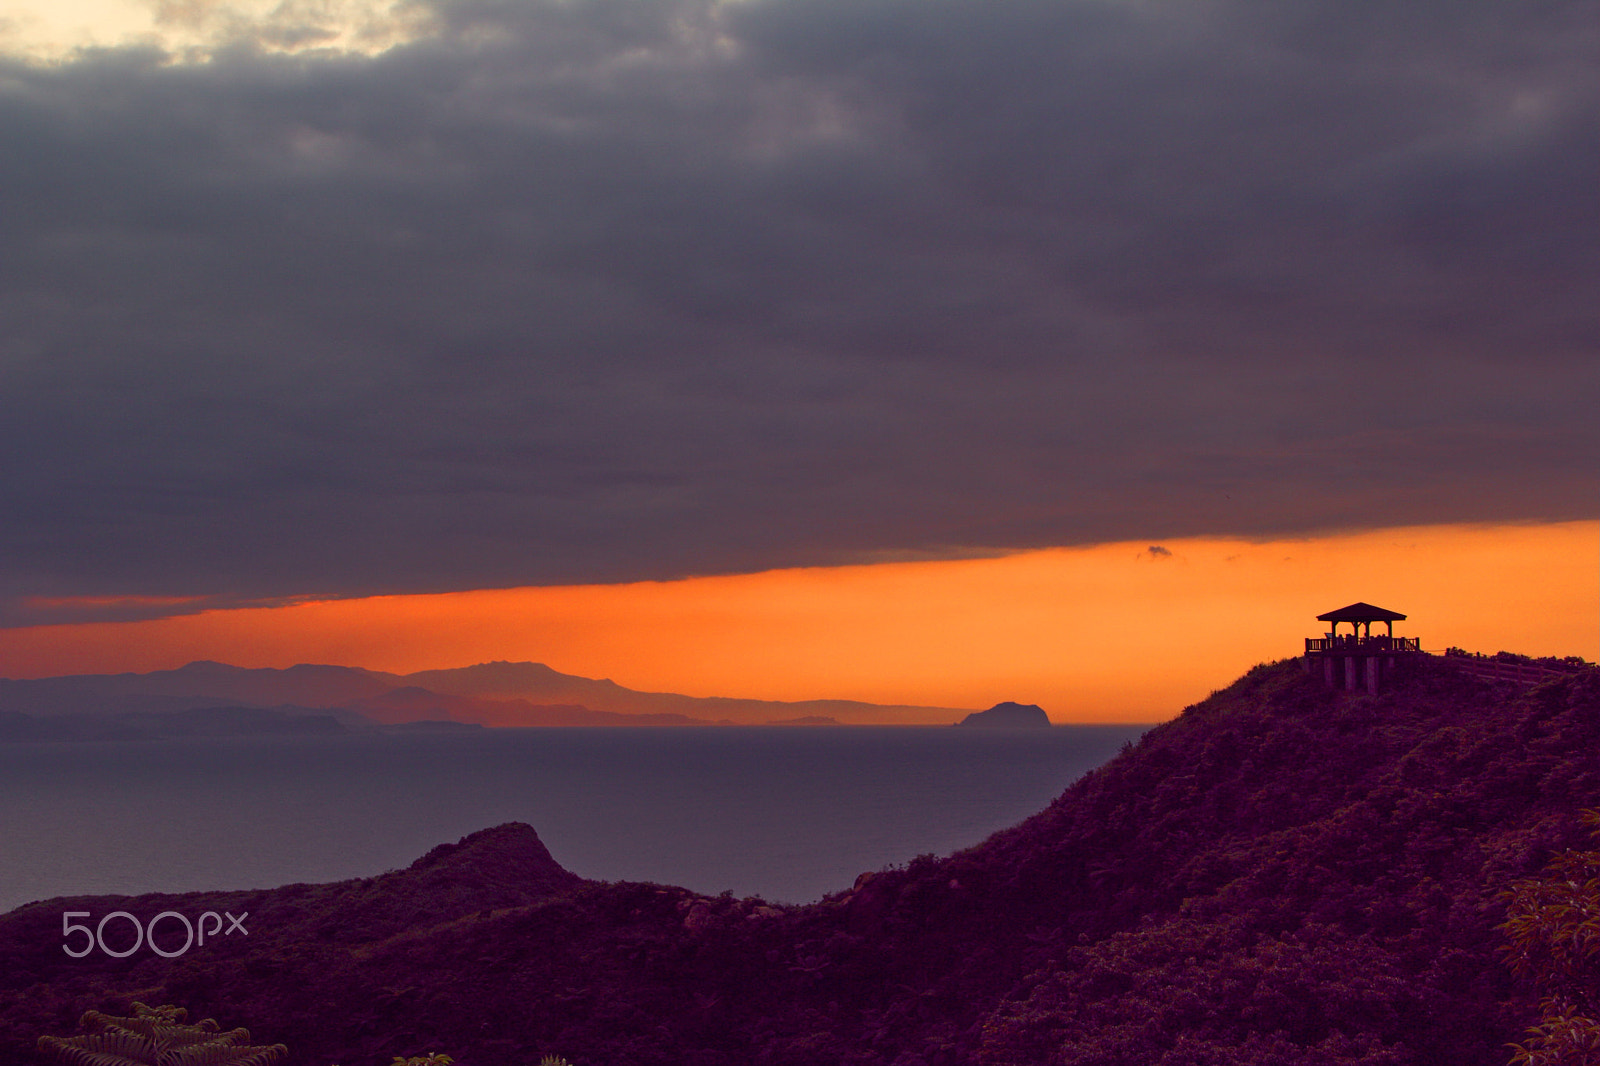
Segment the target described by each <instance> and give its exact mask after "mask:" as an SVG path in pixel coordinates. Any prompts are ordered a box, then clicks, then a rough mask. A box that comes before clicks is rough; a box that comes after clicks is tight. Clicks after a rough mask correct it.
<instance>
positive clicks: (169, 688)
mask: <svg viewBox="0 0 1600 1066" xmlns="http://www.w3.org/2000/svg"><path fill="white" fill-rule="evenodd" d="M222 709H227V711H228V717H227V718H226V721H229V722H234V723H236V724H237V726H238V728H236V729H233V730H232V732H239V731H240V730H243V731H245V732H291V731H305V730H307V729H315V730H316V731H326V730H327V729H328V728H329V727H330V726H331V727H332V728H333V729H334V730H335V731H337V730H338V729H339V728H340V727H342V728H345V729H350V728H363V727H367V728H370V727H372V726H374V725H383V726H395V725H401V724H408V723H417V722H429V721H433V722H456V723H463V724H469V725H483V726H621V725H629V726H638V725H652V726H656V725H719V724H720V725H768V724H787V723H796V722H805V723H822V722H826V721H830V720H831V722H833V723H836V724H840V725H946V724H949V723H952V722H955V721H957V720H958V719H960V718H961V717H962V716H964V715H965V714H966V713H967V712H966V711H965V710H959V709H955V708H949V707H920V706H910V705H882V704H875V703H861V702H857V701H854V700H801V701H797V702H783V701H778V700H749V699H732V698H726V697H700V696H682V695H677V694H675V693H670V692H637V691H634V690H633V689H629V688H624V687H623V686H621V685H619V684H617V683H616V682H614V681H610V680H599V681H596V680H594V679H592V678H587V677H577V676H575V675H572V674H563V673H560V672H558V671H556V670H552V669H551V668H550V667H548V666H545V665H543V664H542V663H508V662H493V663H481V664H479V665H477V666H467V667H462V668H460V669H455V670H424V671H422V672H420V673H415V674H389V673H382V672H379V671H374V670H363V669H360V668H357V667H350V666H316V665H301V666H291V667H289V668H288V669H286V670H273V669H246V668H243V667H238V666H229V665H227V664H226V663H215V662H194V663H190V664H189V665H187V666H184V667H180V668H179V669H177V670H158V671H156V672H154V673H148V674H86V675H79V676H72V677H50V678H41V679H37V680H28V681H16V680H0V740H5V739H14V740H15V739H71V737H64V736H61V735H59V734H61V732H62V730H63V729H67V728H68V725H69V723H68V722H65V721H55V722H54V724H51V723H50V721H49V720H53V719H68V720H70V723H71V726H70V729H69V730H68V731H69V732H71V733H73V735H80V734H90V735H96V738H97V739H109V738H108V737H105V736H99V735H98V733H103V732H104V728H103V727H104V726H105V723H106V721H107V720H108V719H110V718H116V719H118V720H119V721H120V722H121V723H122V724H123V726H124V727H125V731H126V730H132V731H133V735H173V734H174V733H185V732H215V727H214V726H213V725H212V724H210V723H209V721H208V720H207V719H206V718H205V716H203V715H202V716H200V717H198V718H197V717H195V715H196V714H197V713H198V712H205V711H211V710H216V711H218V712H219V713H220V712H221V710H222ZM247 710H253V711H255V712H258V713H256V714H253V715H252V714H245V713H243V712H245V711H247ZM307 715H316V716H319V717H320V718H322V719H323V720H324V721H323V723H321V724H319V725H317V726H315V727H312V726H309V725H307V724H305V723H302V722H296V721H294V719H299V718H303V717H305V716H307ZM152 716H154V717H152ZM330 716H331V718H332V719H334V721H332V722H328V721H326V719H328V718H329V717H330Z"/></svg>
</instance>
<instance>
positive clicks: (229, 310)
mask: <svg viewBox="0 0 1600 1066" xmlns="http://www.w3.org/2000/svg"><path fill="white" fill-rule="evenodd" d="M1597 16H1600V8H1597V5H1596V4H1595V3H1593V2H1586V3H1530V4H1504V3H1498V2H1496V3H1488V2H1481V3H1480V2H1471V0H1469V2H1460V0H1455V2H1451V3H1442V2H1439V3H1417V4H1407V5H1402V6H1400V7H1396V6H1395V5H1393V4H1386V3H1385V4H1380V3H1350V2H1348V0H1340V2H1338V3H1335V2H1333V0H1313V2H1311V3H1303V4H1290V5H1285V4H1278V3H1265V2H1247V0H1237V2H1227V0H1223V2H1209V3H1204V4H1201V3H1190V2H1184V0H1179V2H1174V3H1163V4H1145V3H1138V2H1133V0H1127V2H1120V0H1049V2H1043V0H1037V2H1036V0H1001V2H995V0H752V2H746V3H735V4H725V5H721V6H717V5H714V4H710V3H706V2H703V0H700V2H692V0H572V2H557V0H523V2H517V3H509V2H507V3H495V2H462V3H445V4H442V5H440V6H438V7H437V9H436V18H435V20H434V22H435V25H434V32H432V33H431V34H429V35H428V36H427V37H425V38H423V39H420V40H418V41H416V42H414V43H413V44H410V45H407V46H405V47H402V48H398V49H395V50H393V51H391V52H388V53H386V54H384V55H383V56H381V57H379V58H376V59H359V58H348V57H344V58H340V57H335V56H324V57H321V58H315V57H300V58H292V57H282V56H276V57H275V56H271V55H268V54H265V53H262V52H260V51H259V50H256V49H255V48H253V47H252V46H251V45H250V44H249V43H248V42H241V43H240V44H239V45H237V46H236V47H234V48H232V49H231V50H227V51H224V52H221V53H219V54H217V55H216V56H215V57H214V58H213V59H212V61H211V62H209V63H205V64H196V65H187V66H185V65H171V66H167V65H162V64H161V62H160V57H159V56H157V55H155V54H153V53H149V52H143V53H141V52H137V51H108V52H99V53H92V54H86V55H83V56H82V57H80V58H79V59H78V60H77V61H76V62H73V63H69V64H65V65H62V66H58V67H52V68H34V67H24V66H20V65H9V66H3V67H0V143H3V144H4V145H5V146H6V150H5V151H4V152H3V153H0V242H3V244H0V247H3V249H4V254H3V255H0V499H3V500H4V503H5V507H6V515H5V520H4V522H3V524H0V559H3V560H4V562H3V563H0V598H3V599H4V600H5V601H6V602H8V603H9V604H10V606H9V607H8V608H7V609H6V610H7V613H6V614H5V615H4V617H6V618H9V619H10V620H11V621H13V622H20V621H26V620H28V619H38V618H44V617H47V616H48V617H54V616H55V615H54V614H52V612H51V611H49V610H46V609H45V608H42V607H36V608H30V607H28V606H27V602H28V601H29V600H30V599H32V598H60V597H70V596H97V597H106V596H134V595H138V596H154V597H203V598H204V599H201V600H195V601H192V602H194V603H218V602H238V601H249V600H256V599H273V598H280V597H289V596H301V595H354V594H362V593H371V592H396V591H424V590H441V589H449V588H460V587H490V586H511V585H518V584H529V583H545V582H574V581H613V580H627V579H639V578H667V577H674V576H681V575H686V574H692V573H710V572H729V571H738V570H745V569H753V568H764V567H772V566H782V565H792V564H804V563H830V562H842V561H850V560H858V559H877V558H891V557H896V556H926V555H930V554H931V555H939V554H941V553H949V554H966V553H971V552H973V551H985V550H1005V549H1011V548H1020V547H1030V546H1042V545H1051V544H1081V543H1089V542H1095V541H1103V540H1108V539H1122V538H1134V537H1138V538H1156V537H1160V538H1166V537H1176V536H1182V535H1186V534H1203V533H1219V534H1222V533H1225V534H1242V535H1247V536H1267V535H1272V534H1279V533H1304V532H1310V531H1316V530H1329V529H1341V528H1345V529H1348V528H1368V527H1375V526H1383V525H1388V524H1396V523H1412V522H1432V521H1457V520H1472V521H1478V520H1500V519H1519V520H1521V519H1547V518H1548V519H1557V518H1574V517H1590V516H1592V514H1593V510H1594V506H1593V505H1594V500H1593V491H1592V490H1593V485H1594V470H1595V463H1596V460H1597V458H1600V456H1597V449H1596V430H1595V426H1596V420H1595V418H1594V411H1595V409H1596V406H1597V402H1600V359H1597V358H1596V352H1597V348H1600V328H1597V325H1596V316H1595V310H1594V309H1595V307H1597V306H1600V280H1597V279H1600V263H1597V251H1596V245H1595V243H1594V240H1593V235H1594V234H1595V233H1596V232H1600V198H1597V197H1596V196H1595V195H1594V175H1595V174H1596V173H1597V172H1600V142H1597V141H1596V139H1595V137H1594V136H1593V130H1594V129H1595V128H1596V125H1597V121H1600V89H1597V84H1600V75H1597V72H1596V70H1595V68H1594V64H1593V56H1594V55H1595V52H1596V47H1597V46H1600V17H1597ZM118 609H119V610H126V609H127V608H126V605H124V606H123V607H121V608H118ZM157 609H158V608H155V607H152V608H151V610H157ZM159 609H169V608H159ZM172 609H176V608H172Z"/></svg>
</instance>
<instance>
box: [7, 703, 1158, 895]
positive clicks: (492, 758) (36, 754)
mask: <svg viewBox="0 0 1600 1066" xmlns="http://www.w3.org/2000/svg"><path fill="white" fill-rule="evenodd" d="M1147 728H1149V727H1148V726H1133V725H1120V726H1056V727H1054V728H1051V729H1048V730H1042V729H1041V730H1020V731H1000V730H994V731H990V730H977V729H960V728H954V727H949V726H945V727H904V726H901V727H863V726H852V727H779V726H746V727H727V728H722V727H697V728H681V727H680V728H659V729H651V728H611V729H571V728H569V729H496V730H485V731H482V732H462V733H440V734H411V735H399V734H350V735H339V736H327V737H274V738H203V739H201V738H196V739H184V740H160V741H136V742H116V743H111V742H107V743H83V742H78V743H64V742H60V743H37V742H35V743H12V744H0V913H4V912H6V911H9V910H11V909H13V908H15V907H18V906H21V905H22V904H25V903H28V902H30V901H33V900H43V899H49V898H52V897H55V896H63V895H98V894H118V895H133V894H139V893H146V892H188V891H198V890H210V889H246V888H272V887H276V886H279V885H284V884H292V883H295V882H310V883H317V882H326V881H340V880H345V879H349V878H355V877H368V876H373V875H376V874H381V873H384V872H385V871H388V870H393V869H400V868H403V867H405V866H408V865H409V864H411V863H412V862H414V861H415V860H416V859H418V858H420V857H421V856H422V855H423V854H424V853H426V852H427V851H428V850H429V849H431V848H433V847H435V846H436V845H439V844H442V843H447V842H453V841H456V840H458V839H460V838H461V837H463V836H465V835H467V834H468V833H472V832H475V831H477V830H479V829H485V828H488V827H490V826H495V825H499V824H501V823H504V822H526V823H527V824H529V825H531V826H533V827H534V829H535V830H536V831H537V832H538V834H539V837H540V839H541V840H543V841H544V843H545V846H546V847H548V848H549V849H550V852H551V854H552V855H553V856H554V858H555V859H556V861H557V862H559V863H561V865H563V866H565V867H566V868H567V869H569V870H571V871H573V872H574V873H577V874H579V875H581V876H583V877H587V878H592V879H596V880H604V881H650V882H656V883H659V884H671V885H681V886H683V887H686V888H690V889H693V890H695V891H697V892H702V893H706V894H708V895H714V894H717V893H721V892H724V891H731V892H732V893H734V894H735V895H736V896H741V897H744V896H757V897H761V898H764V899H766V900H768V901H772V902H782V903H806V902H811V901H814V900H816V899H819V898H821V897H822V896H824V895H826V894H828V893H830V892H837V891H841V890H843V889H847V888H849V887H850V886H851V885H852V884H853V883H854V881H855V878H856V876H857V875H858V874H860V873H862V872H863V871H868V870H881V869H885V868H888V867H891V866H894V865H897V864H902V863H905V862H908V861H910V860H911V859H913V858H915V857H917V856H918V855H922V854H929V853H931V854H935V855H947V854H949V853H951V852H954V851H959V850H961V849H963V848H966V847H970V846H972V845H974V844H977V843H979V842H981V841H982V840H983V839H984V838H985V837H987V836H989V835H990V834H991V833H993V832H995V831H996V830H999V829H1003V828H1006V827H1008V826H1011V825H1014V824H1016V823H1017V822H1019V821H1021V820H1023V819H1024V818H1026V817H1028V816H1029V815H1031V814H1034V813H1036V812H1037V811H1039V810H1042V809H1043V808H1044V807H1045V806H1046V805H1048V804H1049V802H1050V801H1051V800H1052V799H1054V798H1055V797H1056V796H1057V795H1059V794H1060V793H1061V791H1062V790H1063V789H1065V788H1066V787H1067V786H1068V785H1070V784H1071V783H1072V782H1073V781H1075V780H1076V779H1077V778H1079V777H1080V776H1082V775H1083V774H1084V773H1086V772H1087V771H1089V770H1091V769H1093V768H1094V767H1096V766H1099V765H1100V764H1102V763H1104V762H1106V761H1108V760H1109V759H1111V758H1112V757H1113V756H1115V755H1116V754H1117V752H1118V750H1119V749H1120V748H1121V747H1122V746H1123V745H1124V744H1127V743H1129V742H1131V741H1136V740H1137V739H1138V737H1139V736H1140V735H1141V734H1142V733H1143V732H1144V731H1145V730H1146V729H1147Z"/></svg>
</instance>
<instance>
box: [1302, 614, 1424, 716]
mask: <svg viewBox="0 0 1600 1066" xmlns="http://www.w3.org/2000/svg"><path fill="white" fill-rule="evenodd" d="M1405 617H1406V616H1405V615H1403V614H1401V613H1400V612H1399V611H1391V610H1388V609H1387V608H1384V607H1374V606H1373V605H1372V604H1370V603H1352V604H1351V605H1350V606H1348V607H1341V608H1339V609H1338V610H1337V611H1329V612H1328V613H1326V614H1319V615H1317V621H1319V622H1327V623H1328V632H1327V634H1326V635H1324V636H1321V637H1307V638H1306V659H1305V663H1306V671H1307V672H1308V673H1312V674H1317V673H1320V674H1321V675H1322V678H1323V680H1324V681H1326V682H1327V683H1328V684H1329V685H1332V686H1334V687H1336V688H1343V689H1356V688H1364V689H1366V690H1367V691H1368V692H1369V693H1372V694H1373V695H1377V692H1378V689H1379V688H1381V687H1382V685H1383V682H1384V681H1386V680H1387V679H1389V678H1390V677H1391V676H1393V674H1394V671H1395V668H1396V667H1397V665H1398V664H1399V663H1400V662H1403V661H1404V658H1405V657H1406V656H1408V655H1411V654H1414V653H1419V652H1421V651H1422V639H1421V638H1420V637H1397V636H1395V635H1394V624H1395V623H1396V622H1403V621H1405ZM1346 622H1348V623H1350V632H1349V633H1348V634H1341V633H1340V632H1339V626H1340V625H1342V624H1344V623H1346ZM1374 622H1382V623H1383V624H1384V630H1385V631H1384V632H1383V633H1382V634H1380V635H1378V636H1373V635H1372V623H1374ZM1319 664H1320V669H1319V668H1318V666H1319Z"/></svg>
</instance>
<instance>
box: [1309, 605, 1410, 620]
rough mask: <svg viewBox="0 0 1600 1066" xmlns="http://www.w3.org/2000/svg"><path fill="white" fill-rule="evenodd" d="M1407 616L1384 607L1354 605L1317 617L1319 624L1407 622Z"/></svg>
mask: <svg viewBox="0 0 1600 1066" xmlns="http://www.w3.org/2000/svg"><path fill="white" fill-rule="evenodd" d="M1405 617H1406V616H1405V615H1403V614H1400V613H1399V612H1398V611H1386V610H1384V609H1383V608H1382V607H1374V606H1372V604H1370V603H1352V604H1351V605H1350V606H1348V607H1341V608H1339V609H1338V610H1337V611H1329V612H1328V613H1327V614H1319V615H1317V621H1319V622H1400V621H1404V620H1405Z"/></svg>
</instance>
